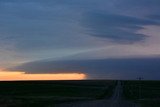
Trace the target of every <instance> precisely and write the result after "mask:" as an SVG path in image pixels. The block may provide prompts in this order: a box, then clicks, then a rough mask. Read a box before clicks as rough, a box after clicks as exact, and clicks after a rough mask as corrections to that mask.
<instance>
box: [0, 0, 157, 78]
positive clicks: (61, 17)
mask: <svg viewBox="0 0 160 107" xmlns="http://www.w3.org/2000/svg"><path fill="white" fill-rule="evenodd" d="M159 10H160V1H159V0H136V1H135V0H54V1H53V0H45V1H44V0H0V23H1V25H0V66H1V68H4V69H7V70H11V71H13V72H14V71H17V70H21V71H25V72H26V73H42V72H43V73H48V72H49V73H63V72H66V71H67V72H74V71H79V72H83V73H87V74H88V77H89V78H127V79H128V78H130V79H134V78H136V77H137V76H144V77H145V78H146V79H147V78H148V79H159V78H160V77H158V76H157V75H159V74H160V73H159V72H158V70H159V68H158V66H160V64H159V65H157V63H156V62H154V60H158V59H159V55H160V43H159V41H160V32H159V31H160V13H159ZM111 60H113V61H111ZM119 60H120V61H119ZM132 60H136V61H132ZM144 60H145V61H144ZM110 61H111V62H110ZM130 61H131V63H132V64H131V65H132V66H131V65H128V62H130ZM122 62H123V64H124V65H122V64H121V63H122ZM153 62H154V63H153ZM110 63H112V65H111V66H109V65H110ZM75 64H76V65H75ZM42 65H43V66H42ZM53 65H54V66H53ZM94 65H97V66H95V67H94V69H93V67H92V66H94ZM101 65H103V66H101ZM114 65H115V66H117V69H113V68H114ZM125 65H126V66H125ZM136 65H137V66H138V67H137V66H136ZM145 65H147V67H146V66H145ZM119 66H121V67H120V68H119ZM141 67H143V69H141ZM68 68H69V69H68ZM140 71H143V72H140ZM152 72H154V73H152ZM102 74H103V75H102ZM150 74H153V75H150Z"/></svg>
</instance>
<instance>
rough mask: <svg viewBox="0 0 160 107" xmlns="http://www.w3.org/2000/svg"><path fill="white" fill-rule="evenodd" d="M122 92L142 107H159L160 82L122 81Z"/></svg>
mask: <svg viewBox="0 0 160 107" xmlns="http://www.w3.org/2000/svg"><path fill="white" fill-rule="evenodd" d="M123 92H124V96H125V98H126V99H129V100H134V101H136V102H138V103H140V104H141V106H142V107H160V81H123Z"/></svg>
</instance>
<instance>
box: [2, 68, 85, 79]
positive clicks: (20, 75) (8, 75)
mask: <svg viewBox="0 0 160 107" xmlns="http://www.w3.org/2000/svg"><path fill="white" fill-rule="evenodd" d="M85 78H86V74H83V73H58V74H25V72H18V71H17V72H11V71H2V70H1V71H0V81H15V80H82V79H85Z"/></svg>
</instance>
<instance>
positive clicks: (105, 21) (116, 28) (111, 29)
mask: <svg viewBox="0 0 160 107" xmlns="http://www.w3.org/2000/svg"><path fill="white" fill-rule="evenodd" d="M85 18H86V19H84V22H83V23H84V26H85V27H86V28H87V32H88V34H89V35H91V36H97V37H103V38H108V39H111V40H113V41H115V42H125V41H129V42H135V41H139V40H143V39H145V37H147V35H143V34H139V33H137V32H136V31H138V30H140V29H143V27H144V26H145V25H159V23H158V22H156V21H154V20H149V19H142V18H136V17H131V16H125V15H115V14H107V13H104V12H103V13H102V12H97V13H96V12H92V13H87V14H86V16H85Z"/></svg>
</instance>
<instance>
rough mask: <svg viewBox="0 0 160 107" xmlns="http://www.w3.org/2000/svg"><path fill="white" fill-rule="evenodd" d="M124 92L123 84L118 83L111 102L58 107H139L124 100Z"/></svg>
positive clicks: (95, 101)
mask: <svg viewBox="0 0 160 107" xmlns="http://www.w3.org/2000/svg"><path fill="white" fill-rule="evenodd" d="M122 91H123V88H122V85H121V82H120V81H118V83H117V86H116V87H115V91H114V93H113V96H112V97H111V98H110V99H109V100H108V99H103V100H94V101H85V102H77V103H68V104H61V105H57V106H56V107H139V106H138V105H136V104H135V103H133V102H129V101H126V100H124V99H123V98H122V94H123V93H122Z"/></svg>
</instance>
